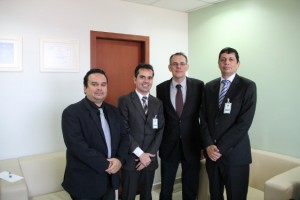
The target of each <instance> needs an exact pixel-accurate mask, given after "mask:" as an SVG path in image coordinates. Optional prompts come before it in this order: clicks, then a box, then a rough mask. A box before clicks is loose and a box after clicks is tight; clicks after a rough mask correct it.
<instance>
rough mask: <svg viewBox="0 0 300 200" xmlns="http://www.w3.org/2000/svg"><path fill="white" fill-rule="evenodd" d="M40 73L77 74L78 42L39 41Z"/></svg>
mask: <svg viewBox="0 0 300 200" xmlns="http://www.w3.org/2000/svg"><path fill="white" fill-rule="evenodd" d="M40 49H41V50H40V54H41V55H40V62H41V63H40V64H41V66H40V70H41V72H79V42H78V40H56V39H41V41H40Z"/></svg>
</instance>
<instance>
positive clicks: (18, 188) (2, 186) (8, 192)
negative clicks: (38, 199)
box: [0, 159, 28, 200]
mask: <svg viewBox="0 0 300 200" xmlns="http://www.w3.org/2000/svg"><path fill="white" fill-rule="evenodd" d="M2 171H10V172H12V173H13V174H17V175H19V176H23V174H22V171H21V168H20V165H19V161H18V159H8V160H0V172H2ZM0 199H3V200H16V199H18V200H27V199H28V193H27V187H26V183H25V180H24V179H22V180H20V181H17V182H14V183H10V182H7V181H5V180H2V179H1V180H0Z"/></svg>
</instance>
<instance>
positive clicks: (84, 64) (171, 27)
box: [0, 0, 188, 160]
mask: <svg viewBox="0 0 300 200" xmlns="http://www.w3.org/2000/svg"><path fill="white" fill-rule="evenodd" d="M0 27H1V28H0V37H1V36H2V37H3V36H13V37H22V41H23V42H22V46H23V51H22V53H23V71H21V72H0V95H1V98H0V160H1V159H6V158H13V157H19V156H23V155H30V154H38V153H46V152H53V151H58V150H64V149H65V145H64V142H63V138H62V133H61V127H60V121H61V113H62V110H63V109H64V108H65V107H66V106H67V105H69V104H71V103H74V102H77V101H79V100H80V99H82V98H83V97H84V94H83V86H82V85H83V84H82V80H83V76H84V75H85V73H86V72H87V71H88V70H89V68H90V30H95V31H106V32H116V33H125V34H134V35H144V36H150V63H151V64H152V65H153V66H154V68H155V78H154V79H155V80H154V86H153V89H152V92H151V93H152V94H154V95H155V86H156V85H157V84H158V83H160V82H162V81H164V80H166V79H169V78H170V77H171V74H170V73H169V71H168V69H167V65H168V59H169V56H170V55H171V54H172V53H174V52H177V51H183V52H186V53H187V50H188V16H187V14H186V13H180V12H175V11H169V10H165V9H160V8H156V7H151V6H142V5H138V4H133V3H128V2H124V1H119V0H89V1H85V0H51V1H45V0H44V1H41V0H26V1H24V0H0ZM49 37H51V38H57V39H66V40H68V39H76V40H79V42H80V72H79V73H41V72H40V65H39V62H40V54H39V53H40V50H39V42H40V39H42V38H49Z"/></svg>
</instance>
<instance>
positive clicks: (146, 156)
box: [139, 153, 156, 167]
mask: <svg viewBox="0 0 300 200" xmlns="http://www.w3.org/2000/svg"><path fill="white" fill-rule="evenodd" d="M155 156H156V155H155V154H151V153H143V154H142V155H141V156H140V157H139V159H140V162H141V163H142V164H143V165H144V166H145V167H148V165H150V163H151V157H155Z"/></svg>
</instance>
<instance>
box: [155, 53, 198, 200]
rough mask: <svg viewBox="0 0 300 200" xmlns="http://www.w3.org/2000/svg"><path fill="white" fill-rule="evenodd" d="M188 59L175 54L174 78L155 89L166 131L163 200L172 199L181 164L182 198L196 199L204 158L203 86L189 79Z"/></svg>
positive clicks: (171, 62)
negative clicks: (161, 104)
mask: <svg viewBox="0 0 300 200" xmlns="http://www.w3.org/2000/svg"><path fill="white" fill-rule="evenodd" d="M188 69H189V64H188V59H187V57H186V55H185V54H184V53H181V52H179V53H175V54H173V55H171V57H170V59H169V70H170V72H171V73H172V78H171V79H170V80H167V81H165V82H163V83H161V84H159V85H158V86H157V88H156V92H157V97H158V98H159V99H160V100H161V101H162V102H163V107H164V116H165V129H164V133H163V139H162V143H161V146H160V149H159V156H160V158H161V181H162V182H161V192H160V200H169V199H172V193H173V186H174V182H175V178H176V173H177V169H178V166H179V164H180V163H181V167H182V175H181V182H182V199H184V200H195V199H196V196H197V191H198V181H199V167H200V155H201V139H200V123H199V112H200V105H201V99H202V90H203V86H204V83H203V82H202V81H200V80H197V79H193V78H189V77H187V76H186V72H187V71H188Z"/></svg>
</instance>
